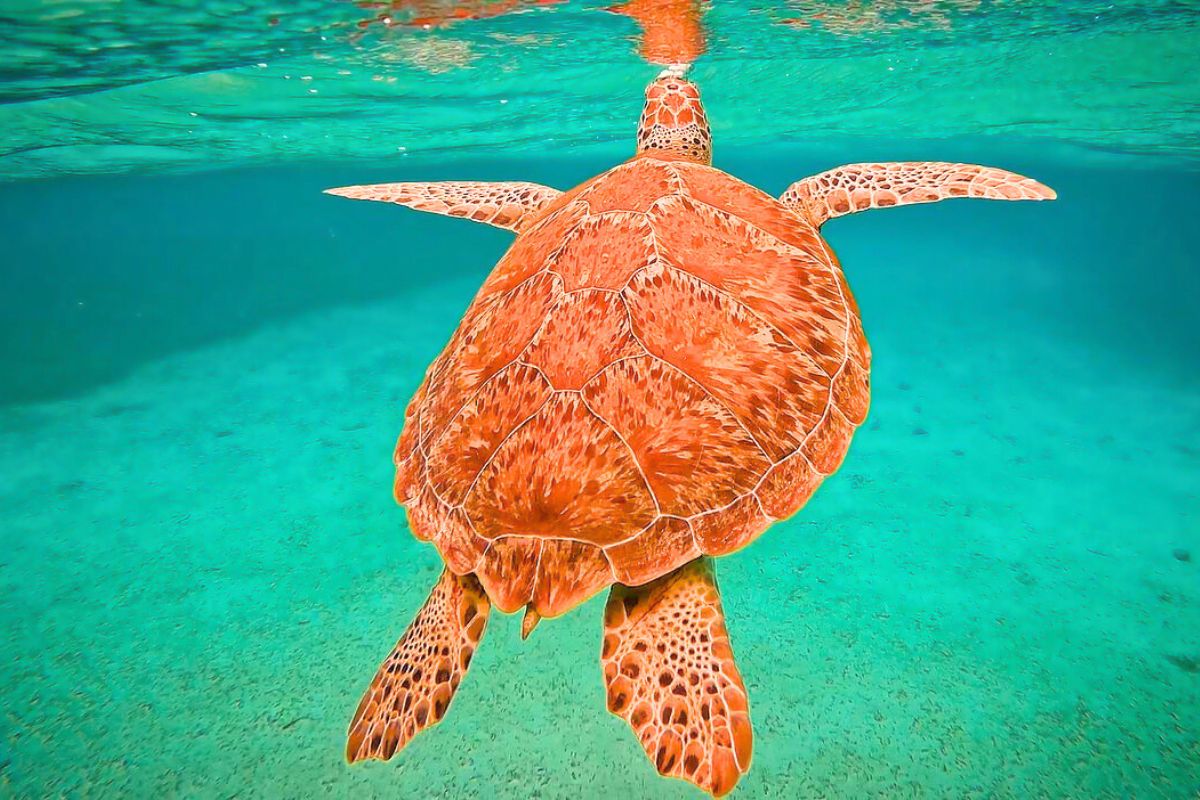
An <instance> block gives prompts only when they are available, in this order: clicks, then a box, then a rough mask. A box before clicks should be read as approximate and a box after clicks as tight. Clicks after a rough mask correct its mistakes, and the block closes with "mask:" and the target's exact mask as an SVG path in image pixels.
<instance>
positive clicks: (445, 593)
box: [346, 569, 491, 763]
mask: <svg viewBox="0 0 1200 800" xmlns="http://www.w3.org/2000/svg"><path fill="white" fill-rule="evenodd" d="M490 610H491V604H490V603H489V602H488V598H487V594H486V593H485V592H484V591H483V587H482V586H480V585H479V581H477V580H476V579H475V576H473V575H464V576H461V577H460V576H457V575H455V574H454V573H453V572H451V571H450V570H448V569H447V570H445V571H444V572H443V573H442V577H441V579H440V580H439V581H438V582H437V585H436V586H434V587H433V591H432V592H430V593H429V598H428V599H427V600H426V601H425V605H424V606H422V607H421V610H420V611H419V612H418V613H417V617H416V619H414V620H413V621H412V624H411V625H409V626H408V630H407V631H405V632H404V636H402V637H400V641H399V643H397V644H396V647H395V649H394V650H392V652H391V655H389V656H388V657H387V659H385V660H384V662H383V664H382V665H381V666H380V667H379V671H378V672H377V673H375V679H374V680H373V681H371V688H369V689H367V693H366V694H365V695H363V698H362V701H361V702H360V703H359V704H358V711H357V712H355V714H354V721H353V722H351V723H350V731H349V738H348V740H347V742H346V758H347V760H349V761H350V762H351V763H354V762H355V761H361V760H363V759H366V758H378V759H380V760H384V761H386V760H387V759H389V758H391V757H392V756H393V755H395V753H396V752H397V751H398V750H400V749H402V748H403V747H404V746H405V745H406V744H408V743H409V741H410V740H411V739H412V738H413V737H414V736H416V735H417V734H418V733H420V732H421V731H423V730H424V729H425V728H428V727H429V726H431V725H434V724H436V723H438V722H440V721H441V719H442V717H443V716H445V714H446V709H447V708H448V707H449V705H450V700H451V699H452V698H453V697H454V692H455V690H456V689H458V684H459V682H460V681H461V680H462V676H463V674H464V673H465V672H466V671H467V666H468V665H469V664H470V663H471V657H472V656H473V655H474V654H475V648H476V647H477V646H478V645H479V640H480V638H481V637H482V636H483V630H484V627H486V625H487V618H488V612H489V611H490Z"/></svg>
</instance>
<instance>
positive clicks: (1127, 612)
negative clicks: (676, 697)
mask: <svg viewBox="0 0 1200 800" xmlns="http://www.w3.org/2000/svg"><path fill="white" fill-rule="evenodd" d="M887 156H891V157H899V158H925V157H948V158H964V159H968V160H973V161H982V162H984V163H997V164H999V165H1003V166H1005V167H1009V168H1013V169H1016V170H1019V171H1022V172H1026V173H1028V174H1031V175H1034V176H1036V177H1038V178H1039V179H1042V180H1044V181H1045V182H1046V183H1049V184H1050V185H1052V186H1054V187H1055V188H1056V189H1057V190H1058V191H1059V194H1060V200H1059V201H1058V202H1057V203H1053V204H1045V203H1043V204H1033V203H1020V204H1016V203H1014V204H1008V203H984V202H971V203H965V202H957V201H956V202H950V203H943V204H939V205H937V206H922V207H914V208H904V209H894V210H889V211H880V212H874V213H870V214H863V215H859V216H856V217H853V218H847V219H845V220H838V221H835V222H832V223H830V225H829V226H828V227H827V229H826V232H827V234H828V237H829V239H830V241H831V242H832V244H833V245H834V247H835V248H836V249H837V250H838V252H839V254H840V255H841V257H842V261H843V263H844V265H845V268H846V271H847V273H848V276H849V279H850V281H851V285H852V287H853V288H854V290H855V291H856V293H857V296H858V298H859V301H860V304H861V307H862V311H863V315H864V318H865V321H866V329H867V333H868V336H869V337H870V340H871V342H872V345H873V348H874V353H875V369H874V404H873V407H872V411H871V415H870V418H869V420H868V422H867V424H866V425H865V426H864V427H863V428H862V430H861V431H860V432H859V434H858V436H857V438H856V440H855V443H854V445H853V447H852V448H851V451H850V455H849V457H848V458H847V460H846V463H845V465H844V466H843V468H842V470H841V472H840V473H838V474H837V475H836V476H835V477H834V478H833V479H831V480H829V481H828V482H827V483H826V485H825V486H824V488H822V489H821V491H820V492H819V493H818V494H817V496H816V498H815V499H814V500H813V502H811V503H810V505H809V506H808V507H807V508H806V509H804V510H803V511H802V512H801V513H800V514H799V515H797V516H796V517H795V518H794V519H792V520H790V521H788V522H786V523H782V524H779V525H777V526H776V527H775V528H773V529H772V530H771V531H770V532H768V534H767V535H765V536H764V537H763V538H762V539H761V540H759V541H758V542H756V543H755V544H753V545H752V546H751V547H749V548H748V549H746V550H744V551H742V552H741V553H738V554H736V555H734V556H731V557H728V558H725V559H722V560H721V561H720V563H719V573H720V577H721V585H722V588H723V590H724V596H725V606H726V611H727V613H728V617H729V627H730V631H731V635H732V639H733V644H734V648H735V652H736V654H737V656H738V659H739V661H740V663H741V666H742V672H743V674H744V676H745V678H746V682H747V685H748V687H749V691H750V697H751V705H752V715H753V719H754V723H755V726H756V734H757V740H756V748H755V756H754V766H753V769H752V770H751V772H750V774H749V775H748V776H747V777H746V778H745V779H744V780H743V782H742V783H741V784H740V785H739V788H738V789H737V792H736V794H735V795H734V796H735V797H744V798H752V797H772V798H779V797H788V798H797V797H827V798H840V797H844V798H862V797H893V798H894V797H931V798H946V797H955V798H966V797H979V798H984V797H987V798H1003V797H1013V798H1033V797H1053V798H1065V797H1072V798H1076V797H1078V798H1099V797H1138V798H1151V797H1175V798H1185V797H1194V796H1196V792H1197V791H1198V790H1200V772H1198V770H1197V765H1198V764H1200V723H1198V722H1197V720H1200V504H1198V502H1197V500H1198V495H1200V391H1198V390H1200V369H1198V366H1200V324H1198V323H1197V317H1196V301H1197V298H1198V297H1200V271H1197V269H1196V266H1197V258H1196V253H1197V252H1200V228H1198V226H1197V225H1196V224H1195V216H1196V213H1197V205H1196V202H1197V200H1196V198H1197V197H1200V178H1198V177H1197V175H1196V174H1195V173H1186V172H1181V171H1179V170H1178V169H1177V168H1175V167H1168V166H1166V165H1157V166H1156V164H1155V162H1153V161H1152V160H1150V159H1143V160H1139V161H1126V160H1115V159H1108V158H1104V157H1099V156H1097V157H1092V158H1085V157H1083V156H1082V155H1076V156H1074V157H1071V158H1067V157H1065V156H1061V157H1060V155H1059V154H1052V155H1047V154H1046V153H1045V152H1042V153H1038V152H1036V150H1035V149H1034V148H1026V149H1012V150H1006V151H1000V150H997V149H995V147H994V146H991V145H986V144H985V143H979V142H975V143H972V142H952V143H926V144H920V143H917V144H913V143H908V144H906V145H904V146H903V147H900V146H894V147H891V148H888V147H886V146H884V145H882V144H879V145H874V144H870V143H865V144H864V145H863V149H862V151H861V152H855V153H844V152H842V153H838V154H831V153H828V152H822V153H817V152H815V151H804V152H782V151H779V150H751V151H749V152H748V153H746V154H744V155H743V156H742V157H740V158H735V159H729V158H725V159H724V160H722V158H721V155H720V154H719V155H718V161H719V163H720V164H721V165H722V166H725V167H727V168H729V169H730V170H731V171H733V172H734V173H735V174H739V175H741V176H743V177H746V178H747V179H749V180H751V181H752V182H754V183H757V184H758V185H761V186H763V187H764V188H766V189H768V190H771V191H779V190H780V189H782V188H783V187H784V186H785V185H786V184H787V183H788V182H790V180H792V179H794V178H796V177H800V176H801V175H804V174H807V173H810V172H814V171H817V170H819V169H822V168H825V167H828V166H832V165H834V164H836V163H838V162H841V161H848V160H860V159H862V158H872V157H887ZM615 158H616V155H613V156H612V157H611V158H608V159H606V160H607V161H611V160H613V159H615ZM606 160H599V159H596V160H589V161H566V160H549V161H541V162H539V163H515V162H513V163H490V164H470V163H459V164H457V165H454V166H453V168H452V169H451V168H450V167H441V168H435V167H433V166H426V167H423V168H422V170H411V171H407V172H406V171H404V170H403V169H398V168H397V167H396V165H395V164H393V165H391V166H389V167H386V168H385V167H381V168H380V169H377V170H369V169H366V168H362V167H356V168H355V169H353V170H336V169H325V170H319V169H305V170H301V169H288V170H282V169H281V170H277V171H260V172H224V173H220V172H219V173H210V174H205V175H196V176H190V177H132V176H127V177H97V178H86V179H85V178H78V179H59V180H50V181H45V182H40V183H24V184H12V185H6V186H0V217H2V218H3V219H4V220H5V222H4V238H5V244H4V249H5V251H6V252H5V255H4V256H3V257H4V259H5V260H6V261H7V262H8V263H9V264H10V265H15V266H14V267H11V268H10V267H6V269H5V270H4V271H3V276H2V277H3V285H2V286H0V311H2V312H3V316H2V317H0V325H2V329H0V348H2V349H0V355H2V356H3V358H4V363H5V373H6V376H5V379H4V382H3V390H4V392H3V396H2V397H0V402H2V403H3V405H2V406H0V476H2V478H0V520H2V521H3V524H2V527H0V630H2V631H3V633H2V636H3V640H2V642H3V644H2V651H3V664H4V668H3V671H2V672H0V682H2V687H0V691H2V692H3V697H4V699H5V713H4V717H3V720H2V721H0V731H2V732H3V735H2V737H0V794H2V795H12V796H21V797H44V796H60V795H64V796H133V797H164V796H176V797H311V796H337V797H348V796H356V797H363V796H379V797H393V798H394V797H401V798H410V797H411V798H424V797H449V798H470V797H480V798H531V797H542V798H558V797H563V798H592V797H628V798H651V797H684V796H697V793H696V792H695V791H694V790H693V789H691V788H689V787H688V786H686V785H685V784H683V783H679V782H675V781H666V780H663V779H661V778H659V777H658V776H657V775H656V774H655V772H654V769H653V768H652V766H651V764H650V763H649V762H648V761H647V759H646V758H645V757H644V756H643V754H642V752H641V750H640V748H639V747H638V745H637V743H636V741H635V740H634V737H633V736H632V734H631V733H630V731H629V730H628V729H627V727H626V726H625V724H624V723H623V722H622V721H621V720H619V719H617V718H615V717H613V716H611V715H609V714H608V713H607V712H606V711H605V709H604V692H603V689H602V685H601V680H600V672H599V666H598V651H599V646H600V635H599V629H600V621H599V617H600V612H601V606H602V602H603V601H602V600H601V599H597V600H593V601H592V602H590V603H589V604H587V605H586V606H585V607H583V608H581V609H579V610H578V611H576V612H574V613H572V614H570V615H569V616H568V617H565V618H563V619H561V620H551V621H547V622H545V623H543V624H542V626H541V627H539V628H538V630H537V631H536V633H535V634H534V636H533V637H532V639H531V640H530V641H529V642H526V643H522V642H521V641H520V639H519V636H518V630H519V624H518V621H517V619H516V618H515V617H504V616H502V615H499V614H497V615H495V616H494V617H493V621H492V623H491V627H490V628H489V633H488V635H487V636H486V638H485V640H484V643H483V646H482V647H481V649H480V651H479V654H478V657H477V659H476V660H475V662H474V663H473V665H472V669H471V672H470V675H469V676H468V679H467V680H466V681H465V683H464V684H463V687H462V689H461V691H460V692H459V694H458V696H457V698H456V700H455V701H454V705H453V707H452V709H451V713H450V714H449V716H448V718H447V720H446V722H444V723H443V724H441V725H440V726H438V727H437V728H435V729H434V730H433V731H431V732H429V733H426V734H423V735H422V736H420V737H419V738H418V739H417V740H416V741H415V742H414V743H413V744H412V745H411V746H410V747H409V748H408V749H407V750H405V751H404V752H403V753H402V754H401V755H400V756H399V757H398V758H396V759H395V760H394V761H392V762H390V763H387V764H379V763H371V764H367V765H361V766H356V767H354V768H351V767H348V766H347V765H346V764H345V762H344V761H343V757H342V749H343V745H344V739H343V737H344V733H345V727H346V723H347V721H348V720H349V717H350V715H351V713H352V712H353V710H354V707H355V705H356V704H357V701H358V697H359V694H360V692H361V691H362V690H363V688H364V687H365V685H366V683H367V682H368V681H369V679H370V677H371V675H372V673H373V671H374V669H375V667H376V665H377V663H378V661H379V660H380V659H381V658H382V657H383V656H384V655H385V654H386V652H387V651H388V649H389V648H390V647H391V645H392V643H393V642H394V640H395V639H396V638H397V637H398V636H399V634H400V633H401V632H402V631H403V629H404V626H405V625H406V624H407V622H408V620H409V618H410V617H411V615H412V614H413V613H414V611H415V610H416V609H417V607H418V606H419V605H420V603H421V601H422V599H423V598H424V596H425V593H426V591H427V589H428V588H429V586H430V585H431V584H432V583H433V581H434V580H435V577H436V575H437V573H438V570H439V562H438V559H437V556H436V554H435V553H434V552H433V551H432V550H431V549H430V548H428V547H427V546H425V545H420V544H418V543H417V542H416V541H414V540H413V539H412V538H411V537H410V536H409V534H408V533H407V531H406V530H405V528H404V524H403V515H402V513H401V511H400V510H399V509H398V508H396V507H395V506H394V505H393V503H392V500H391V496H390V481H391V465H390V461H389V458H390V455H391V449H392V444H393V441H394V438H395V436H396V434H397V433H398V429H399V426H400V423H401V420H402V411H403V405H404V403H405V402H406V400H407V398H408V396H409V395H410V394H411V392H412V391H413V390H414V388H415V387H416V385H417V383H418V381H419V380H420V377H421V375H422V373H423V370H424V368H425V366H426V364H427V363H428V362H429V360H430V359H431V358H432V357H433V356H434V355H435V354H436V353H437V351H438V350H439V349H440V348H441V346H442V344H443V343H444V342H445V340H446V338H447V337H448V336H449V333H450V331H451V330H452V329H453V327H454V325H455V324H456V322H457V320H458V317H459V315H460V314H461V312H462V310H463V309H464V307H465V305H466V303H467V302H468V301H469V299H470V297H471V295H472V294H473V292H474V290H475V288H476V287H477V286H478V284H479V283H480V281H481V279H482V277H483V275H484V274H485V271H486V268H487V266H488V265H489V264H490V263H491V262H492V261H493V260H494V259H495V258H496V257H497V256H498V254H499V253H500V252H501V250H502V248H503V246H504V244H505V241H506V239H507V236H506V234H504V233H502V232H497V231H491V230H487V229H483V228H482V227H479V226H471V225H469V224H466V223H462V222H457V221H452V220H445V219H440V218H434V217H430V216H426V215H419V214H415V213H412V212H408V211H404V210H401V209H396V208H391V207H384V206H373V205H370V204H363V203H349V202H346V201H343V200H339V199H336V198H330V197H326V196H323V195H321V194H319V189H321V188H324V187H326V186H331V185H339V184H345V183H352V182H362V181H369V180H387V179H401V178H412V177H421V176H437V177H442V178H452V177H460V178H465V177H480V178H493V179H494V178H498V177H508V178H526V179H530V180H538V181H542V182H546V183H551V184H555V185H559V186H564V185H570V184H573V183H575V182H577V181H578V180H580V179H582V178H584V177H586V176H587V175H589V174H591V173H594V172H595V171H597V170H598V169H600V168H601V167H602V166H604V164H605V163H606ZM17 220H19V222H20V224H17V222H16V221H17ZM1189 558H1190V560H1189Z"/></svg>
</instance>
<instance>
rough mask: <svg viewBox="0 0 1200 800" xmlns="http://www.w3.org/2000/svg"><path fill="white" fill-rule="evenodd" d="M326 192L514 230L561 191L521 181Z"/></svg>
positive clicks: (521, 227) (387, 185)
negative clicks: (394, 204)
mask: <svg viewBox="0 0 1200 800" xmlns="http://www.w3.org/2000/svg"><path fill="white" fill-rule="evenodd" d="M325 193H326V194H335V195H338V196H339V197H349V198H350V199H352V200H378V201H380V202H383V203H396V204H398V205H402V206H408V207H409V208H415V209H417V210H418V211H428V212H430V213H431V214H445V215H446V216H450V217H463V218H465V219H470V220H474V221H475V222H484V223H487V224H488V225H495V226H496V227H497V228H506V229H507V230H510V231H516V232H517V233H520V232H521V231H522V230H524V229H525V227H526V226H527V225H528V223H529V221H530V220H532V219H533V218H534V217H536V216H537V212H538V211H540V210H541V209H542V208H543V207H545V206H546V205H547V204H549V203H550V202H551V201H552V200H554V198H556V197H558V196H559V195H560V194H562V192H560V191H559V190H558V189H551V188H550V187H549V186H542V185H541V184H538V183H525V182H522V181H502V182H499V183H485V182H480V181H439V182H435V183H376V184H370V185H364V186H342V187H340V188H337V189H326V190H325Z"/></svg>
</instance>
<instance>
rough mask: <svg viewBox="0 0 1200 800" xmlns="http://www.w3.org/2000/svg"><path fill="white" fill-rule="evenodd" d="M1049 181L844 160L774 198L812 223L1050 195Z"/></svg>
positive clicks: (923, 164) (977, 169)
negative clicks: (964, 200) (960, 200)
mask: <svg viewBox="0 0 1200 800" xmlns="http://www.w3.org/2000/svg"><path fill="white" fill-rule="evenodd" d="M1057 196H1058V195H1056V194H1055V193H1054V190H1053V189H1051V188H1050V187H1049V186H1043V185H1042V184H1040V183H1038V182H1037V181H1035V180H1034V179H1033V178H1026V177H1025V176H1024V175H1017V174H1016V173H1015V172H1007V171H1005V170H1002V169H996V168H995V167H981V166H979V165H978V164H952V163H949V162H946V161H894V162H888V163H881V164H847V165H845V166H843V167H838V168H837V169H831V170H829V171H828V172H822V173H821V174H820V175H813V176H812V177H811V178H805V179H804V180H799V181H796V182H795V183H793V184H792V185H791V186H789V187H788V188H787V191H785V192H784V193H783V194H782V195H780V197H779V201H780V202H781V203H783V204H784V205H785V206H787V207H788V208H790V209H791V210H792V211H794V212H796V213H797V214H799V215H800V216H801V217H803V218H805V219H807V220H808V221H809V222H811V223H812V224H813V225H814V226H816V227H818V228H819V227H821V225H822V224H824V223H825V221H826V220H829V219H832V218H833V217H840V216H842V215H844V214H853V213H854V212H856V211H866V210H867V209H868V208H889V207H891V206H906V205H910V204H913V203H936V202H937V201H938V200H947V199H950V198H952V197H978V198H983V199H985V200H1053V199H1054V198H1055V197H1057Z"/></svg>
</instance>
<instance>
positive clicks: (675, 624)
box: [600, 558, 753, 797]
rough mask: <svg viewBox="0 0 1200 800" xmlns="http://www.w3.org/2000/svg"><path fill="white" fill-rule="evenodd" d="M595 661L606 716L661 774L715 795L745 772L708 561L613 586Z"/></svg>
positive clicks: (746, 732) (736, 684)
mask: <svg viewBox="0 0 1200 800" xmlns="http://www.w3.org/2000/svg"><path fill="white" fill-rule="evenodd" d="M600 659H601V661H602V663H603V666H604V683H605V685H606V686H607V688H608V709H609V711H612V712H613V713H614V714H616V715H617V716H619V717H621V718H623V719H624V720H625V721H626V722H628V723H629V724H630V726H631V727H632V728H633V730H634V733H636V734H637V737H638V739H639V740H641V743H642V748H643V749H645V751H646V755H648V756H649V757H650V760H651V761H653V762H654V766H655V767H656V768H657V769H658V771H659V772H660V773H661V774H663V775H669V776H672V777H675V778H683V779H684V780H686V781H690V782H691V783H693V784H695V785H696V786H698V787H699V788H701V789H703V790H704V791H706V792H708V793H709V794H711V795H713V796H714V797H720V796H721V795H724V794H726V793H728V792H729V791H730V790H731V789H733V786H734V784H735V783H737V781H738V779H739V778H741V777H742V775H743V774H744V773H745V772H746V771H747V770H748V769H750V752H751V746H752V739H753V736H752V733H751V729H750V710H749V706H748V702H747V699H746V687H745V685H744V684H743V683H742V676H741V674H739V673H738V669H737V665H736V664H734V661H733V650H731V649H730V647H729V634H728V633H727V632H726V630H725V614H724V612H723V611H722V610H721V595H720V593H719V592H718V590H717V577H716V574H715V573H714V571H713V564H712V560H711V559H709V558H700V559H697V560H695V561H692V562H691V563H689V564H685V565H683V566H682V567H680V568H679V569H677V570H675V571H674V572H672V573H669V574H667V575H664V576H663V577H661V578H659V579H658V580H656V581H652V582H651V583H648V584H646V585H645V586H638V587H627V586H621V585H619V584H618V585H615V586H613V588H612V593H611V594H609V596H608V604H607V605H606V606H605V608H604V646H603V649H602V650H601V654H600Z"/></svg>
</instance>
